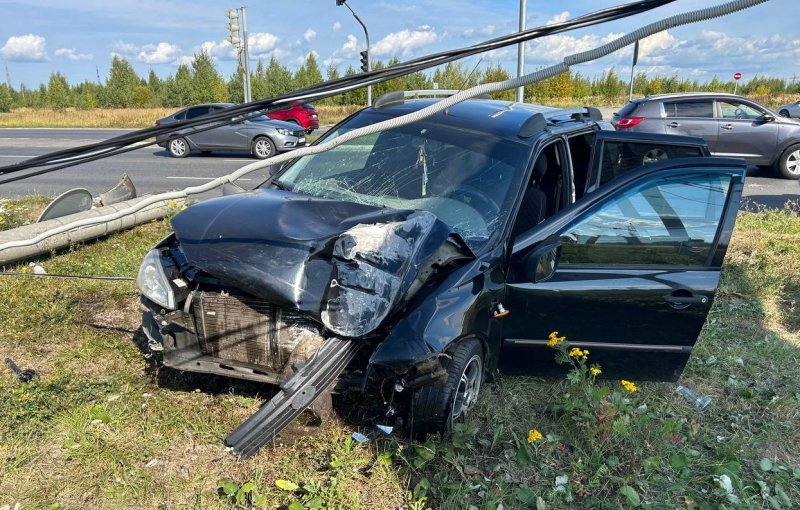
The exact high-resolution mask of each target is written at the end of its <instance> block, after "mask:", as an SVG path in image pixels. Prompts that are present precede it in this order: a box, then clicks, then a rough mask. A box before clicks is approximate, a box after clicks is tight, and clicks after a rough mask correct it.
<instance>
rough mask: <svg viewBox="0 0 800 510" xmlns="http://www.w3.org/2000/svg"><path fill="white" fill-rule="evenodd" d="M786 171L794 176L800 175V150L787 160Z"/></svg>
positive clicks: (790, 155)
mask: <svg viewBox="0 0 800 510" xmlns="http://www.w3.org/2000/svg"><path fill="white" fill-rule="evenodd" d="M786 170H788V171H789V173H790V174H792V175H800V149H798V150H796V151H794V152H792V153H791V154H789V157H788V158H786Z"/></svg>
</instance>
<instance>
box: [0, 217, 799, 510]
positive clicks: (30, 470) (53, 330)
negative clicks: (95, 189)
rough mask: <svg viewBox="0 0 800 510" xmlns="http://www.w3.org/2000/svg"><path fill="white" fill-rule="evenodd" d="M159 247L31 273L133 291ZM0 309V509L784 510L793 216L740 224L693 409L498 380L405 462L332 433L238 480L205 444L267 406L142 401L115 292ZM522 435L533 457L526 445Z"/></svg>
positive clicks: (70, 293)
mask: <svg viewBox="0 0 800 510" xmlns="http://www.w3.org/2000/svg"><path fill="white" fill-rule="evenodd" d="M18 204H19V205H20V207H22V204H21V203H12V205H14V206H15V207H16V205H18ZM168 230H169V227H168V223H167V222H166V221H163V222H154V223H151V224H148V225H145V226H142V227H139V228H137V229H136V230H133V231H129V232H125V233H121V234H117V235H114V236H112V237H110V238H108V239H106V240H104V241H98V242H94V243H89V244H86V245H84V246H80V247H76V248H74V249H72V250H70V251H67V252H63V253H59V254H57V255H54V256H51V257H45V258H43V259H42V260H39V261H38V262H39V263H40V264H41V265H42V266H44V268H45V269H46V270H48V271H49V272H52V273H56V272H73V273H79V274H87V275H88V274H120V275H129V276H134V275H135V274H136V270H137V267H138V264H139V261H140V260H141V258H142V256H143V255H144V254H145V252H146V251H147V250H148V249H149V248H150V246H151V245H152V244H154V243H155V242H156V241H157V240H158V239H160V238H161V237H162V236H164V235H165V234H166V233H167V232H168ZM20 270H27V266H26V265H22V266H21V267H20ZM0 292H1V293H2V295H3V296H4V299H2V300H0V355H2V356H11V357H12V358H14V359H15V360H16V361H17V362H18V364H19V365H21V366H22V367H32V368H35V369H36V370H37V371H38V372H39V374H40V376H39V378H37V379H35V380H34V381H33V382H32V383H29V384H19V383H17V382H16V381H15V380H14V378H13V377H12V376H11V375H10V373H9V372H8V371H6V370H5V369H4V368H3V369H0V508H1V507H3V505H11V507H12V508H13V506H14V504H15V503H17V502H18V503H21V505H22V507H23V508H61V509H72V508H75V509H77V508H137V509H139V508H187V507H188V508H237V507H238V508H254V507H259V508H260V507H261V506H264V507H266V508H287V507H288V508H292V509H295V508H304V507H305V508H314V507H315V505H317V506H316V507H327V508H344V509H350V508H369V509H373V508H374V509H384V508H386V509H388V508H398V507H400V506H403V505H405V506H406V508H452V509H461V508H478V509H492V508H498V507H499V506H498V505H499V504H500V503H502V505H503V508H506V509H508V508H520V509H521V508H548V509H568V508H580V509H598V508H614V509H616V508H634V507H637V506H638V507H642V508H654V509H675V508H697V509H706V508H708V509H715V510H716V509H720V508H728V509H732V508H752V509H756V508H758V509H761V508H798V507H800V448H797V445H798V444H800V375H798V374H800V361H799V360H800V314H799V313H798V312H800V309H799V307H798V300H800V217H798V215H797V213H796V212H791V211H782V212H772V213H769V212H762V213H758V214H750V213H746V214H742V215H741V216H740V218H739V221H738V224H737V229H736V232H735V236H734V241H733V243H732V245H731V248H730V250H729V253H728V257H727V261H726V267H725V271H724V277H723V281H722V284H721V287H720V291H719V294H718V298H717V300H716V302H715V305H714V307H713V309H712V312H711V314H710V316H709V320H708V323H707V325H706V327H705V329H704V331H703V333H702V338H701V340H700V342H699V344H698V348H697V349H696V351H695V353H694V354H693V355H692V358H691V360H690V362H689V365H688V367H687V370H686V372H685V375H684V377H683V379H682V381H681V384H684V385H686V386H691V387H693V388H696V389H697V390H699V391H700V392H702V393H703V394H707V395H710V396H711V397H712V398H713V402H712V404H711V405H710V406H709V407H708V408H707V409H706V410H704V411H698V410H697V409H695V408H694V407H692V406H691V405H690V404H688V403H687V402H685V401H684V400H683V399H682V398H681V397H679V396H678V395H675V394H674V389H675V384H670V383H641V384H639V388H640V389H639V392H637V393H634V394H631V395H629V396H628V399H629V403H628V404H625V406H627V408H629V409H630V410H631V411H630V412H629V413H628V418H625V416H624V415H623V414H619V415H616V416H609V417H607V418H608V419H607V420H606V417H603V418H602V419H600V420H598V421H597V422H587V421H586V420H576V419H575V416H574V413H566V412H564V409H565V408H566V407H567V406H568V405H569V404H571V403H572V402H574V400H575V398H576V397H575V396H574V395H567V394H566V393H567V392H568V391H569V386H568V385H567V384H566V383H565V382H563V381H543V380H539V379H534V378H517V377H501V378H500V380H499V381H498V382H497V383H494V384H490V385H487V386H485V390H484V391H485V392H484V394H483V395H482V398H481V401H480V402H479V404H478V406H477V408H476V411H475V412H474V413H473V414H472V416H471V417H470V418H469V419H468V421H467V422H466V423H465V424H463V425H462V426H460V427H459V428H458V429H457V430H456V432H455V433H454V434H453V436H452V437H451V438H450V439H448V440H446V441H440V440H430V441H428V442H426V443H424V444H419V443H418V444H414V445H412V446H411V447H410V448H409V447H407V445H406V444H405V442H404V441H403V440H402V438H397V437H392V436H390V437H389V438H387V439H383V440H380V441H374V440H373V441H371V442H369V443H367V444H366V445H359V444H357V443H354V442H352V441H349V440H348V437H349V435H350V434H351V433H352V431H353V429H352V426H346V425H345V424H344V423H342V422H338V421H335V422H333V423H332V424H330V425H328V426H325V427H323V428H321V430H319V431H318V432H317V433H316V434H313V435H311V436H308V437H299V438H298V440H297V441H295V442H294V443H293V444H289V445H275V446H270V447H267V448H264V449H263V450H262V451H261V452H260V453H259V454H258V455H257V456H255V457H254V458H253V459H251V460H248V461H246V462H236V461H235V460H234V459H233V458H232V457H231V456H230V455H229V454H227V453H226V452H225V450H224V447H223V445H222V440H223V438H224V437H225V435H226V434H227V433H228V432H229V431H231V430H232V429H233V428H235V427H236V426H237V425H238V424H239V423H240V422H241V421H243V420H244V419H245V418H246V417H247V416H249V415H250V414H252V413H253V412H254V411H255V410H256V409H257V407H258V406H259V405H260V404H261V402H263V398H265V397H264V394H265V393H266V392H267V388H262V387H260V386H258V385H253V384H246V383H239V382H235V381H229V380H225V379H222V378H211V377H204V376H198V375H189V374H178V373H174V372H171V373H168V374H166V375H163V374H162V376H161V378H160V380H161V381H162V382H163V381H167V383H168V384H162V385H159V384H158V380H159V379H158V378H157V377H156V374H154V372H153V369H152V364H151V362H150V361H149V360H147V359H145V358H144V357H143V356H142V352H141V351H140V349H139V347H138V346H137V342H140V341H141V339H140V338H139V337H138V336H137V335H136V334H135V331H136V329H137V327H138V318H139V317H138V315H139V311H138V307H137V292H136V289H135V287H134V285H133V283H132V282H96V281H74V280H56V279H39V278H33V277H0ZM557 328H558V325H553V329H557ZM599 384H600V386H601V387H606V386H608V387H618V386H616V383H614V382H603V383H599ZM195 390H198V391H195ZM643 405H646V408H644V407H642V406H643ZM636 409H638V411H635V410H636ZM529 429H538V430H539V431H541V432H542V433H543V434H544V436H545V437H544V439H543V440H541V441H538V442H536V443H535V444H534V445H532V446H531V445H528V444H527V442H526V441H525V438H526V437H527V435H528V430H529ZM723 475H725V476H727V477H728V478H729V479H730V481H731V486H732V489H733V491H734V493H733V495H734V496H736V498H738V500H737V502H735V503H734V502H732V501H731V498H729V496H728V495H727V494H726V492H725V491H724V490H723V489H722V488H721V486H720V485H719V482H718V481H717V480H719V479H720V477H722V476H723ZM557 481H558V483H557ZM276 482H277V483H276ZM220 486H222V487H223V489H220ZM295 486H297V488H296V489H295ZM282 487H283V488H282ZM225 491H227V492H228V493H230V494H231V495H230V496H228V495H226V494H225ZM237 497H238V502H237ZM637 503H638V504H637ZM290 505H292V506H290ZM298 505H299V506H298ZM537 505H538V506H537ZM721 505H724V507H723V506H721Z"/></svg>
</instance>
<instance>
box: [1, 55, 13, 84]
mask: <svg viewBox="0 0 800 510" xmlns="http://www.w3.org/2000/svg"><path fill="white" fill-rule="evenodd" d="M3 65H5V66H6V85H8V88H9V89H10V88H12V87H11V73H9V72H8V61H7V60H6V59H3Z"/></svg>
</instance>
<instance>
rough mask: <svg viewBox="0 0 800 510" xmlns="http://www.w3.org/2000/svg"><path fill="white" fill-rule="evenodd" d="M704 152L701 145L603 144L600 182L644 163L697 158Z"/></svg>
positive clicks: (611, 142) (602, 182)
mask: <svg viewBox="0 0 800 510" xmlns="http://www.w3.org/2000/svg"><path fill="white" fill-rule="evenodd" d="M702 155H703V153H702V151H701V150H700V148H699V147H686V146H681V145H662V144H657V143H648V142H627V141H625V142H615V141H608V142H605V143H604V144H603V156H602V157H603V160H602V161H601V163H600V184H601V185H602V184H605V183H607V182H608V181H610V180H611V179H613V178H615V177H619V176H620V175H622V174H624V173H627V172H629V171H631V170H633V169H635V168H639V167H640V166H642V165H649V164H650V163H659V162H661V161H668V160H670V159H678V158H696V157H700V156H702Z"/></svg>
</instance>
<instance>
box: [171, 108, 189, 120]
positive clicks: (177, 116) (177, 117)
mask: <svg viewBox="0 0 800 510" xmlns="http://www.w3.org/2000/svg"><path fill="white" fill-rule="evenodd" d="M185 118H186V110H183V111H182V112H180V113H177V114H175V117H174V119H175V120H183V119H185Z"/></svg>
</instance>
